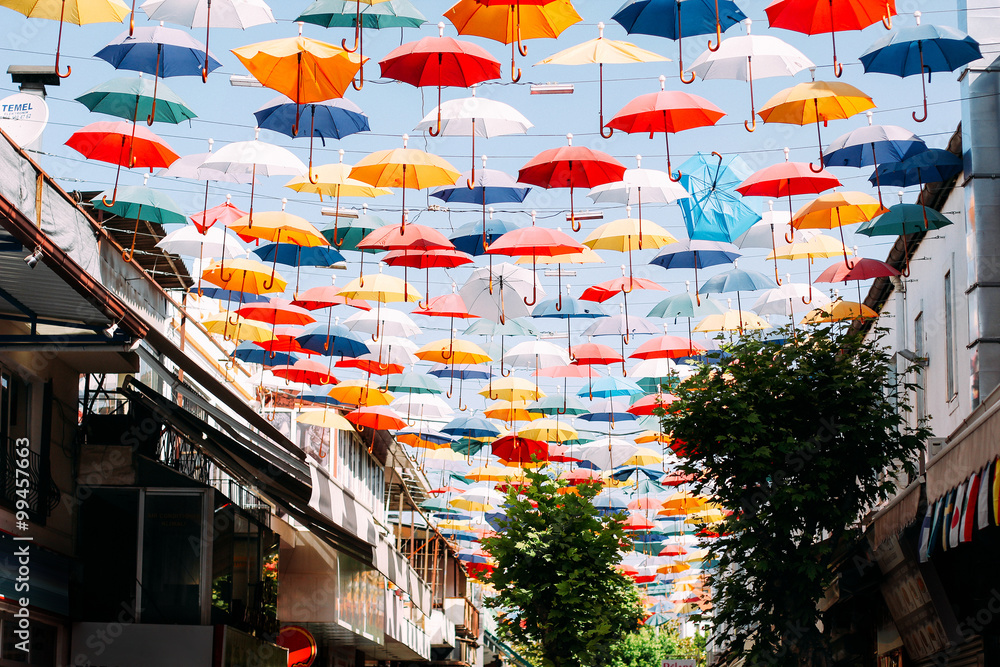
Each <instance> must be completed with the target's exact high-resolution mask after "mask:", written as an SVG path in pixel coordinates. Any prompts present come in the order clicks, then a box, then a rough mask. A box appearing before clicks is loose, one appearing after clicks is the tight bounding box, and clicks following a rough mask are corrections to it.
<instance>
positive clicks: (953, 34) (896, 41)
mask: <svg viewBox="0 0 1000 667" xmlns="http://www.w3.org/2000/svg"><path fill="white" fill-rule="evenodd" d="M913 17H914V18H915V19H916V25H915V26H910V27H906V28H899V29H898V30H895V31H893V32H892V33H890V34H888V35H886V36H885V37H883V38H882V39H880V40H878V41H877V42H875V43H874V44H872V45H871V46H869V47H868V48H867V49H865V52H864V53H862V54H861V56H860V57H859V60H860V61H861V64H862V65H863V66H864V68H865V72H882V73H883V74H894V75H896V76H898V77H903V78H905V77H908V76H912V75H914V74H919V75H920V85H921V87H922V89H923V95H924V115H923V117H918V116H917V112H915V111H914V112H913V114H912V116H913V120H915V121H916V122H918V123H922V122H924V121H925V120H927V81H930V80H931V74H932V73H933V72H954V71H955V70H956V69H958V68H959V67H961V66H962V65H967V64H968V63H971V62H972V61H973V60H979V59H980V58H982V57H983V54H982V52H981V51H980V50H979V42H977V41H976V40H974V39H973V38H972V37H970V36H969V35H967V34H966V33H964V32H962V31H961V30H956V29H955V28H952V27H949V26H937V25H920V12H914V13H913ZM925 72H926V73H927V79H926V81H925V80H924V73H925Z"/></svg>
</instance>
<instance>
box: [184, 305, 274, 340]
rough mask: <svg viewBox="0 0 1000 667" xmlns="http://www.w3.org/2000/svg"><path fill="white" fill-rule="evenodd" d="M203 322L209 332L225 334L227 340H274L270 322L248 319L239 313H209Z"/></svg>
mask: <svg viewBox="0 0 1000 667" xmlns="http://www.w3.org/2000/svg"><path fill="white" fill-rule="evenodd" d="M201 324H202V326H204V327H205V330H206V331H208V332H209V333H214V334H219V335H221V336H224V337H225V338H226V340H248V341H251V342H255V343H266V342H268V341H271V340H274V333H273V332H272V331H271V326H270V325H269V324H266V323H264V322H258V321H256V320H248V319H245V318H243V317H240V316H239V315H236V316H235V317H233V316H231V315H230V314H229V313H228V312H226V313H216V314H214V315H209V316H208V317H206V318H205V319H204V320H202V322H201Z"/></svg>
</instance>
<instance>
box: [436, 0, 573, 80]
mask: <svg viewBox="0 0 1000 667" xmlns="http://www.w3.org/2000/svg"><path fill="white" fill-rule="evenodd" d="M444 17H445V18H446V19H448V20H449V21H451V22H452V24H453V25H454V26H455V29H456V30H458V34H460V35H475V36H477V37H485V38H487V39H492V40H495V41H497V42H500V43H501V44H510V76H511V80H512V81H513V82H514V83H517V82H518V81H520V80H521V69H520V68H515V64H516V63H515V54H514V49H515V48H516V49H517V51H518V52H519V53H520V54H521V55H522V56H526V55H528V47H526V46H522V45H521V41H522V40H525V39H538V38H546V37H547V38H551V39H555V38H557V37H559V35H561V34H562V32H563V31H564V30H565V29H566V28H568V27H570V26H571V25H573V24H575V23H579V22H580V21H582V20H583V19H582V18H581V17H580V15H579V14H577V12H576V10H575V9H574V8H573V5H572V3H570V1H569V0H552V1H551V2H547V3H545V4H528V3H521V2H518V1H517V0H513V1H512V2H510V3H509V4H502V5H497V4H492V5H489V4H484V3H481V2H479V1H478V0H460V2H459V3H458V4H456V5H455V6H454V7H452V8H451V9H449V10H448V11H446V12H445V13H444Z"/></svg>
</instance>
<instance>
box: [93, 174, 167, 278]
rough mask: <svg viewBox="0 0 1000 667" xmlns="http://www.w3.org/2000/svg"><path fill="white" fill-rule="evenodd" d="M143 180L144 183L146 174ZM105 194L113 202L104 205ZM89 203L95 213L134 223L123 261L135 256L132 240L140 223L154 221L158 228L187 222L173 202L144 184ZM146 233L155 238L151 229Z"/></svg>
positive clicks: (137, 232) (127, 187)
mask: <svg viewBox="0 0 1000 667" xmlns="http://www.w3.org/2000/svg"><path fill="white" fill-rule="evenodd" d="M146 178H147V180H148V175H147V177H146ZM109 195H111V196H112V197H113V203H111V204H108V205H106V204H105V203H104V202H105V201H107V198H108V196H109ZM91 204H93V206H94V208H95V209H97V210H98V211H107V212H108V213H111V214H112V215H117V216H118V217H120V218H127V219H134V220H135V229H133V231H132V245H131V246H130V247H129V249H128V250H125V251H123V252H122V259H124V260H125V261H126V262H129V261H132V257H133V256H135V240H136V237H137V236H138V235H139V223H140V221H142V222H155V223H158V224H161V225H165V224H167V225H169V224H174V225H176V224H184V223H185V222H187V215H186V214H185V213H184V211H182V210H181V209H180V207H179V206H178V205H177V203H176V202H175V201H174V200H173V199H171V198H170V197H169V196H168V195H167V194H165V193H163V192H159V191H158V190H153V189H152V188H148V187H146V185H145V184H143V185H130V186H124V187H122V188H121V189H120V192H118V193H117V195H114V194H112V193H111V192H108V191H104V192H102V193H100V194H99V195H97V196H96V197H95V198H94V199H93V200H92V201H91ZM149 231H150V233H152V234H153V235H154V236H155V232H153V230H152V229H149Z"/></svg>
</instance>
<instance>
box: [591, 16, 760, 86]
mask: <svg viewBox="0 0 1000 667" xmlns="http://www.w3.org/2000/svg"><path fill="white" fill-rule="evenodd" d="M611 18H612V19H613V20H615V21H617V22H618V23H620V24H621V26H622V27H623V28H625V31H626V32H627V33H629V34H630V35H634V34H640V35H655V36H657V37H666V38H668V39H673V40H677V62H678V64H679V65H680V79H681V82H682V83H694V74H692V75H691V78H690V79H688V78H687V77H685V76H684V49H683V47H682V46H681V41H682V39H683V36H684V34H685V33H686V34H687V35H688V36H692V37H693V36H695V35H710V34H712V32H713V31H714V32H715V44H714V45H713V44H712V40H709V41H708V48H709V50H710V51H717V50H718V48H719V45H720V44H721V42H722V32H723V31H724V30H727V29H728V28H729V27H730V26H732V25H735V24H737V23H739V22H740V21H742V20H743V19H745V18H746V15H745V14H744V13H743V12H742V11H741V10H740V8H739V7H737V6H736V3H735V2H733V1H732V0H721V1H720V0H715V11H712V5H711V3H710V0H628V2H626V3H625V4H624V5H622V7H621V9H619V10H618V11H617V12H615V14H614V16H612V17H611Z"/></svg>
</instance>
